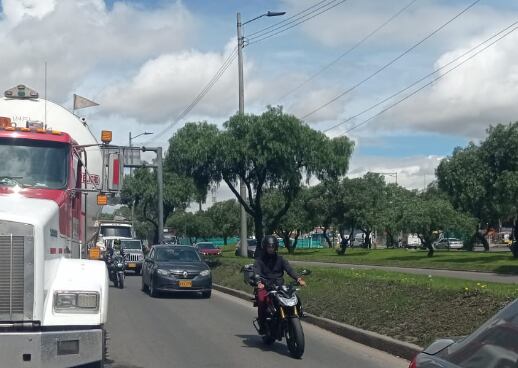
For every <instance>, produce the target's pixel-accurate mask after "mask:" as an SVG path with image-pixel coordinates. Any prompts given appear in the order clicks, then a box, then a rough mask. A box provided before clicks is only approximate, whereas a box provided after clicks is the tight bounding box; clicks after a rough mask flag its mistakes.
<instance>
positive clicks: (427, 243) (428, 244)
mask: <svg viewBox="0 0 518 368" xmlns="http://www.w3.org/2000/svg"><path fill="white" fill-rule="evenodd" d="M424 245H425V247H426V248H428V254H427V256H428V257H433V251H434V250H433V242H432V239H425V240H424Z"/></svg>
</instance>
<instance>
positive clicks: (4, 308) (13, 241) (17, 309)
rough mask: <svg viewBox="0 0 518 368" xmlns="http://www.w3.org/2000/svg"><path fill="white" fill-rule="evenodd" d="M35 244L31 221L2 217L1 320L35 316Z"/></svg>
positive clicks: (0, 257) (0, 225) (16, 319)
mask: <svg viewBox="0 0 518 368" xmlns="http://www.w3.org/2000/svg"><path fill="white" fill-rule="evenodd" d="M33 248H34V236H33V227H32V226H31V225H27V224H20V223H15V222H8V221H0V321H22V320H30V319H32V304H33V301H34V299H33V298H34V259H33V257H34V256H33V254H34V253H33V251H34V249H33Z"/></svg>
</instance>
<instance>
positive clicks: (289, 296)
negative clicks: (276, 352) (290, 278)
mask: <svg viewBox="0 0 518 368" xmlns="http://www.w3.org/2000/svg"><path fill="white" fill-rule="evenodd" d="M247 266H248V269H247ZM247 266H245V280H246V279H247V278H248V281H247V282H248V283H249V284H250V285H252V286H254V287H255V288H256V287H257V282H258V281H261V278H260V277H258V276H257V275H253V276H252V275H250V272H252V273H253V265H247ZM310 273H311V272H310V271H309V270H303V271H302V272H301V274H302V275H309V274H310ZM247 274H248V276H247ZM297 286H298V285H297V284H296V283H290V284H288V285H279V286H271V287H268V289H267V290H268V296H269V298H268V307H267V313H268V316H267V318H266V324H265V326H264V328H265V331H264V332H265V333H264V335H262V339H263V342H264V343H265V344H266V345H271V344H273V343H274V342H275V341H276V340H278V341H282V339H283V338H286V345H287V346H288V350H289V352H290V355H291V356H292V357H293V358H296V359H299V358H301V357H302V355H303V354H304V345H305V340H304V331H303V329H302V324H301V323H300V318H301V317H303V316H304V310H303V308H302V302H301V301H300V298H299V297H298V296H297V291H298V290H299V288H297ZM255 291H257V289H255ZM254 306H256V303H255V299H254ZM253 325H254V327H255V329H256V330H257V332H258V333H259V326H258V321H257V319H256V320H254V322H253Z"/></svg>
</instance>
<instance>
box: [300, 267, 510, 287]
mask: <svg viewBox="0 0 518 368" xmlns="http://www.w3.org/2000/svg"><path fill="white" fill-rule="evenodd" d="M290 263H291V264H294V265H299V266H306V267H311V266H319V267H334V268H347V269H357V270H382V271H391V272H401V273H412V274H416V275H432V276H440V277H450V278H454V279H462V280H471V281H484V282H497V283H502V284H516V283H518V275H504V274H498V273H492V272H475V271H453V270H436V269H430V268H408V267H392V266H374V265H358V264H350V263H331V262H306V261H290Z"/></svg>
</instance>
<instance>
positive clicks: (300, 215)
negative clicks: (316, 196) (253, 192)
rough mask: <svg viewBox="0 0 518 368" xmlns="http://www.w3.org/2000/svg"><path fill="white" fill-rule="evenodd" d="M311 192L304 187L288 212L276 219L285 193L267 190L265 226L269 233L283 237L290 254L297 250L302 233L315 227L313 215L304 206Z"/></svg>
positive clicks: (265, 197)
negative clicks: (312, 219)
mask: <svg viewBox="0 0 518 368" xmlns="http://www.w3.org/2000/svg"><path fill="white" fill-rule="evenodd" d="M309 194H310V193H309V189H308V188H306V187H303V188H302V189H301V191H300V192H299V194H298V195H297V197H296V198H295V199H294V200H293V203H292V205H291V206H290V208H289V209H288V211H287V212H286V214H285V215H284V216H283V217H281V218H280V219H278V220H277V219H275V213H276V210H277V208H278V207H279V205H282V201H283V200H284V197H283V195H282V194H281V193H279V191H278V190H275V189H274V190H269V191H267V192H266V193H265V194H264V196H263V203H262V207H263V210H264V221H265V228H266V229H267V232H268V233H269V234H274V233H275V234H277V235H278V236H279V237H281V238H282V240H283V242H284V245H285V247H286V249H287V250H288V252H289V253H290V254H293V253H294V252H295V249H296V248H297V243H298V239H299V237H300V235H301V234H302V233H305V232H309V231H310V230H311V229H312V228H313V226H312V223H311V216H310V214H309V213H308V212H307V211H306V209H305V206H304V203H306V202H307V201H308V199H310V197H309ZM274 221H275V222H274ZM292 239H293V242H292Z"/></svg>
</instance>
